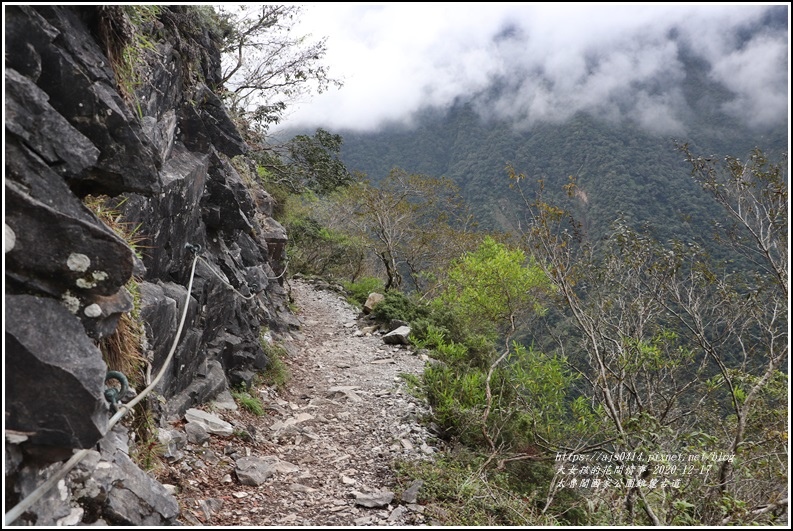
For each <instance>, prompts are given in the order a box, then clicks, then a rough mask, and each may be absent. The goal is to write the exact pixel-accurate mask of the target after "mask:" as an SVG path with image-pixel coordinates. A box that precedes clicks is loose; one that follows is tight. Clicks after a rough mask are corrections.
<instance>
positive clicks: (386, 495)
mask: <svg viewBox="0 0 793 531" xmlns="http://www.w3.org/2000/svg"><path fill="white" fill-rule="evenodd" d="M353 494H354V495H355V504H356V505H361V506H363V507H370V508H376V507H385V506H387V505H388V504H389V503H391V500H393V499H394V493H393V492H391V491H388V490H383V491H379V492H365V493H364V492H357V491H354V492H353Z"/></svg>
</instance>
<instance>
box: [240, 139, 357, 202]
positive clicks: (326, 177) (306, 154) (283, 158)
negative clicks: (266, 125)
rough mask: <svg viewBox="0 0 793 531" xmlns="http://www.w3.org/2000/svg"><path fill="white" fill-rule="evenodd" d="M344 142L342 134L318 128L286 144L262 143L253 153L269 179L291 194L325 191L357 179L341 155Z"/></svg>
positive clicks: (266, 181)
mask: <svg viewBox="0 0 793 531" xmlns="http://www.w3.org/2000/svg"><path fill="white" fill-rule="evenodd" d="M343 142H344V140H343V139H342V137H341V135H336V134H332V133H329V132H328V131H326V130H324V129H322V128H318V129H317V130H316V131H315V132H314V135H313V136H308V135H298V136H295V137H294V138H292V139H291V140H290V141H288V142H287V143H285V144H283V145H273V144H270V145H262V144H259V145H257V146H256V150H255V152H254V153H253V154H252V157H253V159H254V160H256V162H257V164H258V166H259V174H260V177H262V179H263V180H264V181H265V183H267V184H270V185H275V186H279V187H283V188H285V189H286V190H287V192H288V193H291V194H298V195H299V194H301V193H303V192H305V191H311V192H314V193H316V194H320V195H325V194H328V193H330V192H332V191H334V190H336V189H337V188H341V187H344V186H348V185H350V184H351V183H352V182H353V176H352V175H351V174H350V172H349V171H348V170H347V167H346V166H345V165H344V163H343V162H342V161H341V160H340V159H339V152H340V151H341V146H342V144H343Z"/></svg>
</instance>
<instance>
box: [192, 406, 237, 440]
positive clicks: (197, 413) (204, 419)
mask: <svg viewBox="0 0 793 531" xmlns="http://www.w3.org/2000/svg"><path fill="white" fill-rule="evenodd" d="M184 418H185V420H186V421H187V422H195V423H196V424H198V425H200V426H202V427H203V428H204V429H205V430H206V431H208V432H209V433H213V434H215V435H223V436H226V437H227V436H229V435H231V434H232V433H234V428H233V426H232V425H231V424H229V423H228V422H226V421H225V420H223V419H221V418H220V417H218V416H217V415H213V414H212V413H207V412H206V411H202V410H200V409H195V408H190V409H188V410H187V411H185V414H184Z"/></svg>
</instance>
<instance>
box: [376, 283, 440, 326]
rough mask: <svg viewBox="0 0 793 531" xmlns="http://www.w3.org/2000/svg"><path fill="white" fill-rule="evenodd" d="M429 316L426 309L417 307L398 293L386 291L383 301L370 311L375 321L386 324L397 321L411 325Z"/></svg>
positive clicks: (405, 296) (409, 299) (408, 298)
mask: <svg viewBox="0 0 793 531" xmlns="http://www.w3.org/2000/svg"><path fill="white" fill-rule="evenodd" d="M428 314H429V312H428V311H427V309H426V308H424V307H422V306H419V305H418V304H416V303H415V302H413V300H412V299H411V298H410V297H408V296H407V295H405V294H404V293H401V292H399V291H393V290H391V291H388V292H386V294H385V299H383V301H382V302H381V303H379V304H378V305H377V306H375V307H374V310H372V315H373V316H374V318H375V319H377V320H378V321H380V322H382V323H388V322H390V321H392V320H394V319H399V320H402V321H406V322H408V323H411V322H413V321H415V320H417V319H420V318H422V317H426V316H427V315H428Z"/></svg>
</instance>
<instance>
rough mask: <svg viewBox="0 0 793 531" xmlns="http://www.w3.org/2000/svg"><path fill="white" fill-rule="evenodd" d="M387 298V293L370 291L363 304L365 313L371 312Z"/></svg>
mask: <svg viewBox="0 0 793 531" xmlns="http://www.w3.org/2000/svg"><path fill="white" fill-rule="evenodd" d="M384 299H385V295H383V294H381V293H370V294H369V297H367V298H366V302H365V303H364V305H363V313H365V314H370V313H372V310H374V307H375V306H377V305H378V304H380V303H381V302H383V300H384Z"/></svg>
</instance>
